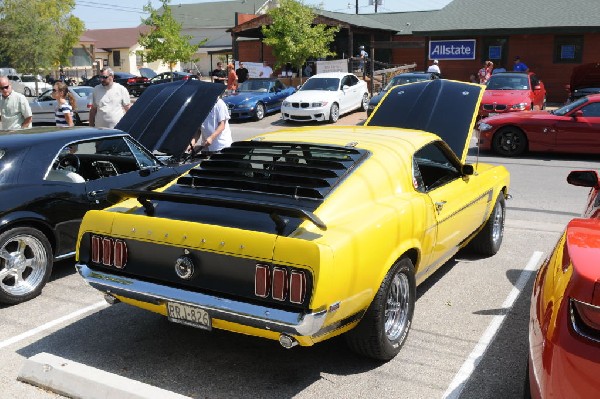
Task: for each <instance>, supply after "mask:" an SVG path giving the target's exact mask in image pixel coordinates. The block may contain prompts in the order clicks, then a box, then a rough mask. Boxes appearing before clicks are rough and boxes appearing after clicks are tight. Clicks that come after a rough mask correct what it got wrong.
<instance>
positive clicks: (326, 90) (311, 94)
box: [281, 72, 369, 123]
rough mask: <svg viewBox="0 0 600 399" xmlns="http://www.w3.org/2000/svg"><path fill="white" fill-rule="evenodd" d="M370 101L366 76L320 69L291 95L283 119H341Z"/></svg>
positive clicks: (282, 115) (366, 105) (363, 107)
mask: <svg viewBox="0 0 600 399" xmlns="http://www.w3.org/2000/svg"><path fill="white" fill-rule="evenodd" d="M368 105H369V90H368V88H367V83H366V82H365V81H364V80H359V79H358V78H357V77H356V75H354V74H352V73H345V72H329V73H319V74H316V75H314V76H312V77H310V78H309V79H308V80H307V81H306V82H305V83H304V84H303V85H302V87H301V88H300V89H299V90H298V91H297V92H296V93H294V94H292V95H291V96H289V97H287V98H286V99H285V100H284V101H283V104H282V107H281V118H282V119H283V120H290V121H298V122H306V121H329V122H331V123H335V122H337V120H338V119H339V117H340V115H343V114H345V113H348V112H351V111H354V110H355V109H359V108H362V110H363V111H366V110H367V107H368Z"/></svg>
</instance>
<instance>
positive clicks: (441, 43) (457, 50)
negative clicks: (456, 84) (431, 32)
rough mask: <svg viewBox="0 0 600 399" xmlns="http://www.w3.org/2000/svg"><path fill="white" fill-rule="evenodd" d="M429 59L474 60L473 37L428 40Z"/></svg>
mask: <svg viewBox="0 0 600 399" xmlns="http://www.w3.org/2000/svg"><path fill="white" fill-rule="evenodd" d="M429 59H430V60H434V59H435V60H474V59H475V39H466V40H430V41H429Z"/></svg>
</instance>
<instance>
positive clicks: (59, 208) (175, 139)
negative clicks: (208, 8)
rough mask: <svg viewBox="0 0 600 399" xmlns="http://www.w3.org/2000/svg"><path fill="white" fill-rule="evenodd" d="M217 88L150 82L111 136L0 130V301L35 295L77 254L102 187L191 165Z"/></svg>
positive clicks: (146, 182)
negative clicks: (57, 265) (191, 151)
mask: <svg viewBox="0 0 600 399" xmlns="http://www.w3.org/2000/svg"><path fill="white" fill-rule="evenodd" d="M223 89H224V87H223V85H218V84H213V83H205V82H199V81H194V82H192V81H190V82H175V83H169V84H164V85H157V86H156V87H152V88H150V89H148V91H149V93H150V94H149V95H148V96H144V98H140V99H139V100H138V101H137V102H136V103H135V104H134V105H133V106H132V107H131V109H130V110H129V111H128V112H127V113H126V115H125V116H124V117H123V119H122V120H121V121H120V122H119V124H118V125H117V128H118V129H98V128H66V129H65V128H59V127H37V128H33V129H27V130H18V131H0V198H1V200H0V303H8V304H14V303H19V302H23V301H26V300H29V299H31V298H33V297H35V296H36V295H38V294H39V293H40V292H41V290H42V288H43V287H44V285H45V284H46V282H47V281H48V279H49V277H50V274H51V272H52V266H53V262H54V261H55V260H59V259H64V258H67V257H70V256H73V255H74V254H75V244H76V239H77V232H78V230H79V225H80V223H81V219H82V218H83V215H84V214H85V213H86V212H87V211H88V210H91V209H102V208H104V207H106V206H108V205H109V202H108V200H107V196H108V192H109V190H110V189H114V188H121V189H124V188H129V189H153V188H157V187H160V186H162V185H164V184H166V183H168V182H169V181H171V180H173V179H174V178H175V177H176V176H178V175H180V174H182V173H184V172H186V171H187V170H189V169H190V168H191V167H193V166H194V165H195V164H196V163H197V162H195V161H194V160H193V159H190V158H185V150H186V148H187V146H188V143H189V141H190V139H191V137H192V136H193V134H194V133H195V132H196V129H197V128H198V126H200V124H201V123H202V121H203V120H204V118H205V117H206V115H207V114H208V112H209V111H210V109H211V108H212V106H213V105H214V104H215V102H216V100H217V98H218V96H219V95H220V94H221V93H222V92H223ZM128 133H129V134H128ZM154 152H155V153H159V154H164V155H163V156H161V157H160V159H159V157H157V156H156V155H155V154H154ZM165 160H166V161H165Z"/></svg>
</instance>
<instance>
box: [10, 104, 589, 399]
mask: <svg viewBox="0 0 600 399" xmlns="http://www.w3.org/2000/svg"><path fill="white" fill-rule="evenodd" d="M365 118H366V114H365V113H364V112H355V113H352V114H350V115H346V116H344V117H342V118H341V119H340V121H338V124H343V125H357V124H361V123H362V122H363V121H364V120H365ZM321 125H326V124H314V125H312V126H314V127H315V128H316V129H318V127H319V126H321ZM297 126H300V125H297V124H287V123H283V122H282V121H281V120H280V119H279V114H274V115H269V116H267V117H266V118H265V119H263V120H262V121H259V122H233V123H232V130H233V133H234V136H235V138H236V139H244V138H247V137H251V136H253V135H256V134H259V133H263V132H269V131H274V130H278V129H285V128H288V127H297ZM468 161H469V162H472V163H475V162H486V163H491V164H503V165H505V166H506V167H507V168H508V169H509V171H510V172H511V181H512V183H511V190H510V192H511V195H512V197H513V198H512V199H511V200H510V201H508V202H507V220H506V228H505V237H504V242H503V246H502V248H501V250H500V252H499V253H498V254H497V255H495V256H493V257H490V258H483V259H482V258H477V257H473V256H472V255H470V254H468V253H459V255H458V256H456V257H455V258H454V259H452V260H451V261H449V262H448V263H447V264H446V265H444V266H443V267H442V269H440V270H439V271H438V272H436V274H435V275H434V276H433V277H432V278H431V279H430V280H428V281H427V282H426V283H425V284H423V285H421V286H420V287H419V288H418V292H417V295H418V300H417V305H416V311H415V317H414V321H413V326H412V330H411V332H410V335H409V338H408V341H407V343H406V345H405V347H404V348H403V349H402V351H401V352H400V355H399V356H397V357H396V358H395V359H393V360H392V361H390V362H388V363H384V364H381V363H373V362H370V361H365V360H364V359H362V358H358V357H356V356H354V355H353V354H352V353H350V352H349V351H348V349H347V348H346V346H345V344H344V342H343V339H334V340H331V341H327V342H324V343H321V344H318V345H316V346H314V347H308V348H299V347H297V348H294V349H292V350H289V351H287V350H284V349H282V348H281V347H280V346H279V344H278V343H276V342H271V341H266V340H261V339H257V338H253V337H247V336H242V335H236V334H231V333H226V332H221V331H212V332H210V333H209V332H204V331H201V330H196V329H193V328H189V327H185V326H180V325H175V324H172V323H169V322H167V321H166V320H165V319H164V318H163V317H161V316H159V315H156V314H150V313H146V312H143V311H140V310H137V309H134V308H131V307H128V306H127V305H123V304H119V305H116V306H111V307H108V306H107V305H106V304H105V303H104V302H103V300H102V297H101V295H100V294H99V293H98V292H96V291H95V290H93V289H92V288H90V287H88V286H87V285H85V284H84V283H83V281H82V280H81V278H80V277H79V276H78V275H77V274H76V273H75V271H74V268H73V261H63V262H60V263H59V264H57V265H56V267H55V272H54V274H53V277H52V280H51V281H50V282H49V284H48V285H47V287H46V288H45V289H44V292H43V294H42V295H41V296H39V297H38V298H36V299H34V300H32V301H29V302H26V303H23V304H20V305H16V306H3V307H0V325H1V326H2V328H1V329H0V383H1V384H2V387H3V392H2V395H1V396H2V397H3V398H33V399H37V398H57V397H62V396H61V395H58V394H55V393H51V392H48V391H47V390H46V389H40V388H37V387H34V386H32V385H29V384H26V383H23V382H20V381H18V380H17V376H18V375H19V374H20V373H21V372H22V371H23V368H24V367H26V366H27V365H29V364H30V363H28V362H27V360H28V359H35V356H40V354H49V355H52V356H56V357H57V358H58V359H59V360H58V361H57V363H51V359H49V358H47V357H46V358H42V363H41V366H42V367H43V371H44V370H45V371H44V373H45V374H48V375H50V372H51V370H52V369H61V368H70V369H73V371H72V373H71V374H69V373H64V376H63V377H61V378H57V380H60V381H61V382H63V383H64V384H66V387H67V388H71V389H72V388H73V387H75V386H77V385H78V384H82V386H84V389H87V392H88V393H91V392H92V390H93V391H94V392H97V393H98V395H99V396H97V397H108V396H101V395H102V389H104V388H105V385H104V384H103V383H104V382H114V383H115V384H116V386H117V388H120V389H122V390H120V391H118V392H120V395H121V396H113V397H123V398H128V397H135V396H133V393H131V392H129V391H128V392H126V391H125V388H127V389H134V390H135V389H138V391H137V392H138V393H140V392H146V391H143V389H151V388H152V387H153V388H158V389H161V390H162V391H159V392H160V393H159V394H156V395H158V396H154V397H161V398H163V397H164V398H168V397H169V395H173V396H172V397H176V396H177V397H193V398H221V397H236V398H256V397H260V398H281V397H294V398H310V399H314V398H349V397H353V398H371V397H374V396H377V397H380V398H398V397H402V398H436V397H438V398H439V397H442V398H517V397H522V394H523V377H524V372H525V371H524V370H525V361H526V356H527V321H528V315H529V296H530V295H529V293H530V291H531V284H532V278H533V276H534V275H535V270H536V269H537V267H538V266H539V263H540V262H541V260H542V259H543V258H544V257H545V256H546V255H547V254H548V253H549V251H550V250H551V249H552V247H553V246H554V244H555V242H556V240H557V238H558V237H559V235H560V233H561V232H562V230H563V228H564V226H565V224H566V223H567V221H568V220H570V219H571V218H573V217H577V216H578V215H579V213H580V211H581V210H582V209H583V206H584V203H585V197H586V193H587V190H586V189H585V188H581V187H574V186H570V185H568V184H566V182H565V177H566V174H567V173H568V172H569V171H570V170H573V169H596V170H598V169H600V159H599V158H598V157H597V156H596V157H584V156H574V155H560V156H557V155H544V154H527V155H525V156H522V157H517V158H510V159H507V158H499V157H496V156H495V155H494V154H490V153H479V152H478V151H477V150H476V148H474V147H473V148H471V151H470V153H469V157H468ZM69 371H70V370H69ZM77 372H81V373H82V374H83V375H84V376H85V377H86V378H80V377H78V376H77ZM117 377H121V378H125V380H123V379H120V378H117ZM57 380H55V381H54V382H56V381H57ZM139 383H143V384H145V385H144V386H140V385H138V384H139ZM149 387H150V388H149ZM113 392H115V391H113ZM151 392H157V391H151ZM89 397H92V396H91V394H90V396H89ZM138 397H139V396H138ZM146 397H153V396H146Z"/></svg>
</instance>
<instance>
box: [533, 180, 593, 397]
mask: <svg viewBox="0 0 600 399" xmlns="http://www.w3.org/2000/svg"><path fill="white" fill-rule="evenodd" d="M567 181H568V182H569V183H570V184H573V185H575V186H583V187H591V191H590V194H589V197H588V203H587V207H586V210H585V212H584V214H583V216H582V218H578V219H573V220H571V221H570V222H569V224H568V225H567V228H566V229H565V232H564V233H563V235H562V237H561V238H560V239H559V241H558V244H557V245H556V247H555V248H554V251H553V252H552V254H551V255H550V256H549V257H548V259H546V261H545V262H544V264H543V265H542V267H540V270H539V271H538V274H537V278H536V281H535V285H534V288H533V294H532V297H531V314H530V319H529V372H528V378H529V386H530V390H531V396H532V397H533V398H599V397H600V377H599V376H600V180H599V178H598V174H597V173H596V172H595V171H574V172H571V173H570V174H569V176H568V177H567Z"/></svg>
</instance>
